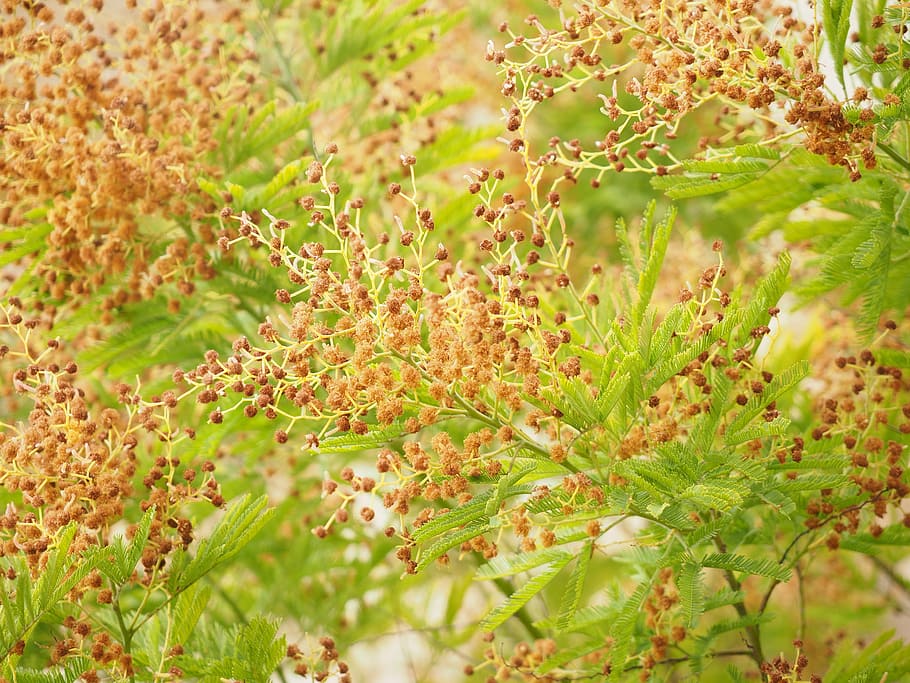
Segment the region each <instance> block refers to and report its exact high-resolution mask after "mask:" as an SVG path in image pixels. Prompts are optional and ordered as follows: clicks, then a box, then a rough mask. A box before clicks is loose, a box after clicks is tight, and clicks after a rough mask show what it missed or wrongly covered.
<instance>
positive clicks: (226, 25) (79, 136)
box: [0, 0, 252, 307]
mask: <svg viewBox="0 0 910 683" xmlns="http://www.w3.org/2000/svg"><path fill="white" fill-rule="evenodd" d="M3 9H4V15H5V17H4V19H3V21H2V23H0V40H2V42H0V133H2V139H3V146H2V151H0V175H2V177H3V181H2V190H0V222H2V223H3V224H4V225H7V226H12V227H18V228H21V230H22V231H23V237H25V236H26V234H25V233H26V232H27V231H34V230H46V243H47V244H46V249H44V251H43V252H42V253H41V254H40V255H39V256H38V257H37V258H38V260H39V263H38V264H37V273H38V274H39V275H40V276H41V278H42V279H43V283H44V288H45V289H46V290H47V292H48V293H49V294H50V295H51V296H52V297H53V298H54V299H56V300H62V299H64V298H67V297H70V298H75V299H78V298H80V297H81V296H82V295H84V294H87V293H89V292H93V291H95V290H97V289H98V288H99V287H101V286H102V285H103V284H104V283H105V281H106V280H109V279H111V278H112V277H113V278H117V282H116V283H115V286H114V288H113V290H114V291H113V293H112V294H111V295H110V298H109V301H108V302H107V303H106V307H114V306H120V305H122V304H123V303H124V302H125V301H128V300H136V299H138V298H146V297H149V296H150V295H151V294H152V292H153V291H154V290H156V289H157V288H158V286H160V285H161V284H162V283H163V282H165V281H168V282H175V283H181V284H180V287H181V288H182V289H184V290H188V291H191V290H192V284H191V282H192V280H193V279H195V278H197V277H202V278H207V277H211V275H212V272H211V265H210V263H209V259H208V258H207V256H206V244H207V243H211V242H212V241H213V239H214V238H213V234H212V231H211V228H210V226H209V225H208V222H207V221H206V220H204V219H205V217H206V215H207V214H210V213H211V212H212V211H213V210H214V209H215V206H214V205H212V204H211V199H209V198H207V197H206V196H204V195H203V194H202V193H201V192H200V191H199V188H198V187H197V186H196V183H195V180H196V178H197V177H198V176H199V175H200V174H203V173H204V174H207V175H213V176H216V177H217V175H218V174H219V173H220V172H221V171H220V170H219V169H218V168H217V167H215V166H212V165H211V164H209V163H208V162H207V161H206V160H207V159H209V158H210V156H211V155H210V153H211V152H212V151H213V150H214V148H215V146H216V144H217V143H216V140H215V136H214V131H215V128H216V127H217V126H218V124H219V119H220V118H221V116H222V115H223V113H224V112H225V111H226V110H227V108H228V107H230V106H231V105H232V104H235V103H238V102H241V101H243V100H244V98H245V97H246V96H247V95H248V93H249V86H248V84H247V83H246V82H245V79H246V77H247V76H248V75H251V74H252V71H251V65H252V63H251V62H250V58H249V55H247V54H246V50H245V49H244V48H243V43H242V41H239V40H237V39H234V40H232V41H230V42H226V41H225V39H224V36H226V35H228V34H229V33H230V32H231V30H233V31H235V32H242V31H243V26H242V23H239V22H238V19H239V17H240V13H239V12H238V11H237V10H236V9H234V10H231V11H229V12H227V13H217V12H216V13H215V14H214V15H211V16H210V15H209V14H207V13H206V12H204V11H203V10H202V9H201V8H200V7H198V6H194V5H191V4H185V3H163V2H147V3H143V5H142V6H141V7H140V6H137V2H136V1H135V0H131V1H130V2H128V3H127V9H125V10H124V12H125V14H124V16H123V17H122V19H123V20H122V21H114V22H111V21H109V19H106V18H105V17H106V16H109V15H105V13H104V11H103V3H102V2H101V1H100V0H94V1H93V2H86V3H77V4H74V5H68V6H67V5H66V4H64V5H61V6H57V7H55V6H53V5H50V4H46V3H27V4H26V6H23V5H22V4H21V3H15V2H4V8H3ZM222 14H224V16H221V15H222ZM215 18H217V19H218V20H213V19H215ZM102 22H104V23H102ZM107 24H109V25H107ZM177 226H179V227H177ZM175 229H176V230H177V231H179V232H180V233H181V234H180V235H179V236H175V235H174V234H173V232H174V230H175Z"/></svg>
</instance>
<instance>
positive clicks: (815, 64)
mask: <svg viewBox="0 0 910 683" xmlns="http://www.w3.org/2000/svg"><path fill="white" fill-rule="evenodd" d="M561 12H562V13H561V15H560V16H561V18H562V24H561V25H560V26H559V27H551V26H548V25H546V24H545V23H544V22H543V21H542V20H541V19H539V18H538V17H537V16H535V15H531V16H529V17H527V19H526V22H525V23H526V24H528V25H529V26H530V27H531V29H532V31H531V32H530V33H520V32H518V31H513V30H512V29H511V28H510V27H509V26H508V25H507V24H503V25H502V26H501V27H500V29H501V31H503V32H504V33H506V34H507V35H508V36H509V41H508V43H507V44H506V45H505V46H504V47H503V48H501V49H498V48H496V47H495V46H494V45H493V44H492V43H491V44H490V47H489V48H488V51H487V59H488V60H490V61H492V62H494V63H495V64H497V65H498V67H499V70H500V73H501V75H502V76H503V86H502V93H503V94H504V95H506V96H507V97H508V98H509V99H510V100H511V101H512V103H513V106H512V108H511V109H510V110H509V112H508V116H507V126H506V127H507V129H508V131H509V132H510V136H511V137H510V138H509V139H508V140H507V142H508V144H509V148H510V149H511V150H513V151H516V152H519V153H520V154H521V155H522V156H523V157H524V159H525V165H526V166H527V168H528V171H529V173H531V172H533V171H534V169H537V168H545V167H555V168H557V169H558V170H560V171H562V172H563V174H564V179H568V180H571V181H577V180H578V179H579V177H580V176H581V174H582V173H583V172H588V173H590V174H592V175H593V177H591V183H592V185H593V186H595V187H597V186H599V185H600V183H601V180H602V179H603V176H604V174H605V173H606V172H607V171H609V170H614V171H627V172H629V171H632V172H646V173H652V174H656V175H666V174H667V173H668V172H670V171H671V170H673V169H674V168H677V167H679V165H680V162H679V160H678V159H677V158H676V157H675V156H674V154H673V153H672V151H671V149H670V144H671V142H672V140H674V139H675V138H676V137H677V132H678V129H679V125H680V123H681V121H682V119H683V118H684V117H685V116H686V115H687V114H691V113H692V112H694V111H695V110H697V109H702V108H707V107H709V106H710V107H711V111H713V112H716V114H717V120H716V123H717V124H718V125H719V126H720V133H718V135H717V136H708V137H705V138H703V139H702V141H701V144H702V145H703V146H708V145H709V144H719V145H722V146H729V145H730V144H731V143H736V142H744V141H759V142H762V143H766V142H770V141H774V140H779V139H782V138H786V137H790V136H792V135H794V134H800V135H802V137H803V140H804V144H805V146H806V147H807V148H808V149H809V150H810V151H812V152H814V153H816V154H820V155H824V156H826V157H827V158H828V160H829V161H830V162H831V163H832V164H839V165H843V166H845V167H846V168H847V169H848V171H849V173H850V176H851V178H853V179H858V178H859V177H860V168H861V167H862V166H865V167H866V168H873V167H874V166H875V153H874V148H875V142H876V141H875V137H874V136H875V131H874V125H873V119H874V118H875V115H874V112H873V105H874V104H878V105H880V104H881V103H880V102H879V103H875V102H873V99H872V98H871V97H869V96H868V94H867V93H866V91H865V90H863V91H862V93H860V92H857V94H856V96H854V97H851V98H849V99H847V100H844V101H838V100H836V99H832V97H831V95H830V94H828V91H827V90H826V88H825V76H824V73H823V72H824V69H823V67H821V66H820V63H819V53H820V50H819V42H818V41H819V37H818V33H819V27H818V26H816V25H812V24H806V23H805V22H804V21H802V20H800V19H799V18H797V17H796V16H795V12H794V8H793V7H791V6H790V5H787V4H786V3H777V2H774V1H773V0H761V1H756V0H735V1H734V2H726V3H725V2H710V1H709V2H703V1H702V0H680V1H678V2H673V3H669V4H668V3H665V2H657V1H656V0H655V1H651V2H644V3H642V2H632V1H619V2H583V3H580V4H579V5H577V7H576V8H575V11H574V12H569V11H568V10H567V9H565V8H564V9H563V10H561ZM905 68H906V67H905ZM586 85H589V86H591V87H593V88H594V89H595V90H596V91H598V92H597V95H598V97H599V98H600V100H601V101H602V107H601V109H600V111H601V113H602V114H603V115H604V116H605V117H606V119H608V121H607V122H606V124H605V126H604V128H605V132H604V134H603V135H602V137H601V138H600V139H598V140H596V141H595V142H594V144H593V146H592V145H591V144H589V143H586V142H582V141H579V140H578V139H572V140H561V139H560V138H559V137H554V138H552V139H551V140H550V149H549V150H548V151H546V152H545V153H543V154H535V153H532V151H531V146H532V144H531V131H530V128H528V127H527V122H528V119H529V117H530V115H531V113H532V111H533V110H534V109H535V108H537V107H538V106H540V105H541V103H543V102H546V101H547V100H549V99H551V98H553V99H555V98H560V97H565V96H570V95H568V94H569V93H574V92H576V91H579V90H580V89H582V88H583V87H584V86H586ZM847 104H859V106H860V108H861V109H862V112H861V114H860V115H858V116H857V117H855V120H853V119H851V120H848V119H847V117H846V116H845V114H844V107H845V105H847Z"/></svg>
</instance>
